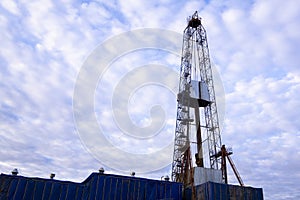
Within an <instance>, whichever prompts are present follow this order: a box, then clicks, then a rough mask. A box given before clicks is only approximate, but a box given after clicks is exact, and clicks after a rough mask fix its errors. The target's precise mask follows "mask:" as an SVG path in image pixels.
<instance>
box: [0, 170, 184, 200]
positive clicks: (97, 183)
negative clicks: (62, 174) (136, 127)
mask: <svg viewBox="0 0 300 200" xmlns="http://www.w3.org/2000/svg"><path fill="white" fill-rule="evenodd" d="M4 199H13V200H19V199H24V200H27V199H28V200H29V199H30V200H31V199H51V200H52V199H64V200H76V199H78V200H90V199H93V200H94V199H99V200H110V199H111V200H142V199H143V200H153V199H160V200H163V199H165V200H167V199H172V200H181V199H182V185H181V184H180V183H174V182H168V181H159V180H151V179H145V178H138V177H127V176H120V175H112V174H99V173H92V174H91V175H90V176H89V177H88V178H87V179H86V180H85V181H83V182H82V183H74V182H70V181H59V180H54V179H42V178H29V177H23V176H13V175H5V174H1V175H0V200H4Z"/></svg>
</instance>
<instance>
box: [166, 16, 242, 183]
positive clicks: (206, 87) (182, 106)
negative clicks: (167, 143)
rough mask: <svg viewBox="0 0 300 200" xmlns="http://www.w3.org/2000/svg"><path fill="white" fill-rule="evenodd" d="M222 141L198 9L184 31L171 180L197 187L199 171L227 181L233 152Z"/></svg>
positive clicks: (205, 42)
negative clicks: (227, 161)
mask: <svg viewBox="0 0 300 200" xmlns="http://www.w3.org/2000/svg"><path fill="white" fill-rule="evenodd" d="M221 144H222V143H221V135H220V127H219V119H218V112H217V103H216V98H215V89H214V82H213V71H212V66H211V61H210V57H209V49H208V43H207V36H206V31H205V29H204V27H203V26H202V23H201V18H200V17H198V13H197V11H196V12H195V13H194V14H193V15H192V16H191V17H189V18H188V24H187V27H186V28H185V29H184V32H183V45H182V57H181V67H180V80H179V92H178V95H177V117H176V128H175V143H174V154H173V163H172V174H171V177H172V181H175V182H181V183H183V186H184V188H187V187H191V188H194V184H195V180H194V177H196V176H194V173H196V172H197V176H204V175H205V174H206V175H205V176H207V174H210V175H211V174H212V176H211V177H212V178H215V179H216V177H217V179H218V177H219V179H218V180H211V179H210V178H208V179H207V180H206V181H216V182H223V183H227V170H226V160H225V159H226V158H228V159H230V157H229V155H230V154H231V153H232V152H230V153H228V152H227V151H226V148H225V146H224V145H223V146H222V145H221ZM229 161H230V164H231V163H232V165H231V166H232V167H233V170H236V168H235V167H234V165H233V162H231V161H232V160H231V159H230V160H229ZM194 163H195V164H194ZM195 170H197V171H195ZM208 171H209V173H207V172H208ZM236 172H237V171H236ZM235 174H238V173H235ZM208 176H209V175H208ZM237 177H238V178H240V176H239V175H238V176H237ZM240 180H241V179H240ZM240 183H241V182H240Z"/></svg>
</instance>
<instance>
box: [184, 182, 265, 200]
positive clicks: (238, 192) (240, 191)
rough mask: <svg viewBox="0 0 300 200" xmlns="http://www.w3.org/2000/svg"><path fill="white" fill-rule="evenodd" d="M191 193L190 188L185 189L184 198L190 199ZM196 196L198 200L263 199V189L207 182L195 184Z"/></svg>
mask: <svg viewBox="0 0 300 200" xmlns="http://www.w3.org/2000/svg"><path fill="white" fill-rule="evenodd" d="M191 195H192V193H191V189H190V188H189V189H186V190H185V197H186V199H191ZM196 197H197V199H199V200H263V190H262V188H253V187H241V186H236V185H226V184H222V183H213V182H207V183H204V184H202V185H199V186H196Z"/></svg>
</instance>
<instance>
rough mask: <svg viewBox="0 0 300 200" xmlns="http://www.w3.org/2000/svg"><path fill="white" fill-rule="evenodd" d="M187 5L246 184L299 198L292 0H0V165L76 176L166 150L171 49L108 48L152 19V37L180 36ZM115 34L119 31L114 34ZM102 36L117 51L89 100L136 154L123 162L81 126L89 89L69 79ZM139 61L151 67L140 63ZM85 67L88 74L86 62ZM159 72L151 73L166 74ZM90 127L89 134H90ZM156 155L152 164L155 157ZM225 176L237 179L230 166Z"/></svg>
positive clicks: (165, 169)
mask: <svg viewBox="0 0 300 200" xmlns="http://www.w3.org/2000/svg"><path fill="white" fill-rule="evenodd" d="M29 2H30V3H29ZM195 10H198V11H199V15H200V16H201V17H202V23H203V25H204V26H205V28H206V30H207V34H208V43H209V48H210V54H211V55H210V56H211V59H212V62H213V63H214V66H215V67H216V69H217V70H218V72H219V74H220V77H221V80H222V84H223V87H224V91H225V99H226V100H225V104H226V110H225V120H224V127H223V131H222V142H223V143H225V144H226V145H227V146H231V147H233V151H234V155H233V160H234V162H235V164H236V166H237V168H238V170H239V172H240V174H241V176H242V178H243V180H244V182H245V184H246V185H251V186H254V187H263V189H264V194H265V198H266V199H299V198H300V191H299V185H298V184H299V180H300V147H299V145H298V143H299V142H300V115H299V112H298V108H299V107H300V100H299V99H298V98H299V97H297V96H298V95H299V93H300V68H299V66H298V62H299V58H300V51H299V49H298V47H299V46H300V24H299V20H300V2H299V1H295V0H286V1H284V2H283V1H280V0H261V1H250V0H249V1H238V0H236V1H234V0H232V1H231V0H226V1H221V0H212V1H201V0H199V1H189V0H188V1H181V0H180V1H171V0H163V1H147V2H146V1H144V2H142V1H136V0H128V1H117V0H116V1H102V0H100V1H71V0H52V1H51V0H42V1H23V0H20V1H11V0H2V1H1V2H0V40H1V46H0V76H1V82H0V97H1V101H0V148H1V151H0V158H1V159H0V172H1V173H10V172H11V170H12V169H13V168H18V169H19V171H20V173H21V174H22V175H24V176H39V177H48V174H50V173H51V172H54V173H56V174H57V178H58V179H67V180H71V181H80V182H81V181H82V180H84V179H85V178H86V177H87V176H88V175H89V174H90V173H91V172H93V171H97V170H98V169H99V167H101V166H105V168H106V169H107V171H108V172H110V173H118V174H129V172H130V171H131V170H135V169H134V168H135V167H136V168H139V167H140V166H139V165H138V164H133V163H139V158H140V156H141V155H146V154H154V155H155V153H156V155H158V154H159V155H162V156H159V158H161V159H162V160H171V159H172V152H171V154H169V153H168V154H166V153H162V154H161V153H159V152H160V151H163V152H169V151H170V148H168V147H169V145H170V144H171V143H172V141H173V134H174V130H175V117H176V100H175V95H174V91H173V89H174V85H172V84H173V83H175V85H176V84H177V82H176V81H177V80H174V79H173V77H172V76H171V77H167V76H166V74H170V73H171V72H169V71H167V69H166V66H167V67H169V69H170V70H173V71H175V72H174V73H176V71H178V70H179V67H180V57H179V56H178V52H177V54H176V52H175V53H174V52H172V53H170V52H167V53H166V51H163V50H161V49H148V48H145V49H142V47H136V46H135V47H134V48H135V49H131V50H128V51H127V52H121V53H120V54H115V53H116V52H118V50H119V49H122V48H124V49H126V48H127V47H128V44H127V43H128V40H130V38H131V39H132V37H129V36H128V35H126V34H128V31H130V32H134V31H135V30H144V28H152V29H151V30H156V32H155V31H154V32H153V31H150V29H148V30H147V31H148V32H147V33H149V35H151V34H150V33H155V34H156V35H155V36H156V37H159V31H158V32H157V29H162V31H161V33H162V35H163V33H164V34H165V33H169V32H168V31H171V32H173V34H170V35H169V36H170V37H169V38H173V39H175V38H177V36H178V35H177V34H181V33H182V31H183V29H184V28H185V26H186V18H187V17H188V16H190V15H192V14H193V13H194V11H195ZM120 34H121V36H122V35H123V36H124V34H125V36H126V37H127V39H125V40H121V41H119V40H118V36H120ZM149 35H147V36H149ZM145 37H146V36H145ZM134 38H138V37H134ZM162 38H166V40H168V39H167V38H168V37H166V36H162ZM178 38H179V39H178V41H177V40H171V41H172V42H173V44H174V46H175V47H174V48H176V47H178V46H179V47H180V46H181V42H182V39H181V38H180V37H178ZM116 41H117V42H116ZM160 41H161V43H163V40H162V39H161V40H160ZM174 41H175V42H174ZM176 41H177V42H176ZM101 44H114V45H115V47H114V48H111V49H109V52H110V53H109V54H110V55H115V57H114V62H111V63H110V65H109V68H107V69H106V70H105V73H104V74H102V76H98V77H96V78H98V79H97V80H96V81H98V82H95V85H93V86H95V88H93V91H94V92H93V96H92V100H93V105H92V106H93V109H94V115H95V116H96V118H95V119H97V120H96V121H97V124H98V125H99V126H101V131H102V132H103V133H104V134H103V138H105V139H107V141H109V142H110V143H111V144H112V146H114V147H117V149H118V150H119V151H120V152H121V153H124V152H126V153H128V155H133V156H129V157H128V161H127V162H124V161H123V160H122V156H121V155H120V154H117V153H118V151H116V152H115V153H116V155H114V156H115V157H110V156H107V155H111V154H109V153H111V152H108V151H105V149H100V150H101V153H100V154H99V152H98V151H99V149H98V148H97V143H96V144H95V145H94V143H92V142H91V140H89V142H86V140H85V137H86V138H88V137H89V136H90V135H89V134H90V133H89V132H84V131H81V128H80V127H81V126H82V127H85V129H83V130H89V128H90V129H91V127H92V126H93V125H91V126H90V124H88V123H87V124H85V123H82V124H83V125H82V124H80V123H81V122H82V121H80V119H78V118H77V119H74V116H75V118H76V112H77V110H76V109H75V108H74V106H76V102H78V101H79V103H80V102H82V101H84V100H86V99H88V97H87V96H84V94H85V93H84V92H83V93H79V94H82V95H79V96H77V97H76V98H74V95H75V94H76V89H77V87H76V86H77V85H79V86H82V85H84V84H85V83H82V82H80V81H78V80H80V74H81V72H85V71H84V70H82V69H84V67H85V66H87V62H86V61H87V60H89V58H90V55H91V54H93V52H95V51H96V52H98V53H99V52H100V54H101V55H106V54H105V52H107V50H108V49H105V50H103V49H101V48H100V50H99V45H100V47H101ZM139 44H141V43H139ZM160 45H162V44H160ZM176 45H177V46H176ZM138 48H140V49H139V50H136V49H138ZM166 49H168V47H166ZM100 57H101V56H100ZM146 65H151V67H149V69H150V70H148V71H147V73H145V68H143V66H146ZM157 66H159V67H158V68H159V69H163V70H162V71H161V72H162V74H163V75H164V76H162V77H166V79H167V80H168V81H167V82H162V83H153V84H149V83H150V82H151V79H149V80H148V78H149V77H151V75H152V76H155V77H156V76H158V73H157ZM162 66H164V67H162ZM140 67H142V68H140ZM139 69H141V70H142V71H138V70H139ZM143 70H144V71H143ZM151 70H152V71H151ZM95 74H97V73H95ZM88 75H91V77H94V76H92V75H93V72H90V74H88ZM88 77H89V76H88ZM88 77H86V78H87V80H88ZM158 77H159V76H158ZM162 77H161V78H158V80H156V81H158V82H159V81H162V80H165V79H164V78H162ZM134 78H136V79H134ZM92 80H94V79H92V78H91V81H92ZM143 81H144V82H143ZM154 82H155V81H154ZM87 83H89V82H88V81H87ZM129 83H136V84H137V85H135V87H133V86H132V85H131V84H129ZM168 84H170V85H168ZM122 86H123V87H125V86H128V87H127V89H128V88H131V89H132V91H130V93H127V92H126V91H124V90H123V89H122ZM89 89H90V88H89ZM83 91H85V90H83ZM119 92H120V93H121V94H122V95H123V94H124V97H123V96H120V94H119ZM116 93H117V94H119V96H118V95H117V94H116ZM116 95H117V96H116ZM126 95H127V96H126ZM113 99H114V100H113ZM121 100H124V101H126V102H128V103H126V104H124V101H121ZM217 100H218V99H217ZM122 102H123V103H122ZM124 106H125V107H124ZM151 108H152V109H151ZM162 109H163V111H164V112H162ZM74 110H75V111H74ZM120 110H123V111H124V110H126V112H125V114H128V116H126V117H127V118H129V119H130V120H131V121H130V123H132V125H135V128H136V129H134V130H135V131H132V132H130V130H129V131H127V128H128V127H126V124H127V123H122V117H123V114H120ZM74 112H75V114H74ZM81 114H82V113H81ZM81 116H83V117H82V118H84V117H85V116H86V115H85V113H83V114H82V115H81ZM155 116H162V119H163V126H162V127H163V128H162V129H161V130H160V131H159V132H157V133H156V132H155V134H151V133H152V132H151V131H146V132H145V133H147V134H148V135H146V136H145V138H143V137H142V136H143V135H142V136H141V135H138V130H141V129H139V128H143V127H144V128H145V127H150V128H151V126H149V125H151V121H153V120H154V121H155V119H156V118H154V117H155ZM151 117H153V118H151ZM120 118H121V120H120ZM79 121H80V122H79ZM83 122H84V121H83ZM154 128H155V127H154ZM91 130H92V129H91ZM136 130H137V131H136ZM151 130H152V129H151ZM91 132H92V131H91ZM96 132H97V131H96ZM96 132H93V133H94V135H91V137H95V138H99V137H100V136H99V137H97V136H98V135H97V134H98V133H96ZM143 133H144V132H143ZM153 133H154V132H153ZM91 137H89V139H90V138H91ZM141 137H142V138H141ZM95 141H97V140H95ZM99 144H100V143H99ZM99 146H100V145H99ZM97 152H98V153H97ZM164 156H165V157H164ZM156 157H157V156H156ZM156 157H155V156H154V157H153V158H154V159H153V163H155V162H157V163H161V161H160V160H159V158H156ZM101 158H103V160H101ZM118 161H120V162H121V164H120V162H118ZM157 163H156V165H154V167H153V171H152V172H148V173H145V174H142V173H141V174H140V176H145V177H151V178H160V176H162V175H165V174H167V173H169V171H170V165H168V163H167V164H166V163H163V164H161V165H157ZM110 164H111V166H109V165H110ZM118 164H120V165H123V164H124V165H125V168H126V167H128V172H126V170H124V169H120V166H118ZM139 164H140V163H139ZM118 167H119V168H118ZM130 167H131V168H130ZM146 171H147V170H146ZM148 171H149V170H148ZM229 171H230V170H229ZM137 175H138V176H139V174H137ZM230 181H231V182H232V183H236V181H235V180H234V177H233V176H232V175H231V176H230Z"/></svg>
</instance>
